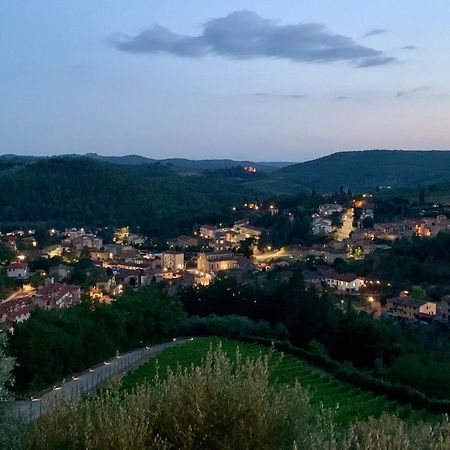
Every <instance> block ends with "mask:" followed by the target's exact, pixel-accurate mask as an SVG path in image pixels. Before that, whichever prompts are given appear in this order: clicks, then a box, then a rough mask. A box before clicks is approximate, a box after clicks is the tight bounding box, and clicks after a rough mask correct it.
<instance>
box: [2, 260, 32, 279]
mask: <svg viewBox="0 0 450 450" xmlns="http://www.w3.org/2000/svg"><path fill="white" fill-rule="evenodd" d="M6 275H7V276H8V278H14V279H16V280H26V279H27V278H28V275H29V273H28V265H27V264H25V263H21V262H12V263H11V264H10V265H9V266H8V267H7V269H6Z"/></svg>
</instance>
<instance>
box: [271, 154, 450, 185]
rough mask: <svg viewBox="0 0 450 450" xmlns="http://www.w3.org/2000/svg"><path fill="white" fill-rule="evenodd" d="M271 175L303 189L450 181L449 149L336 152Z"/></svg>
mask: <svg viewBox="0 0 450 450" xmlns="http://www.w3.org/2000/svg"><path fill="white" fill-rule="evenodd" d="M273 176H274V178H275V179H277V180H280V181H283V182H285V183H286V182H291V183H294V184H296V185H297V186H299V187H302V188H304V189H316V190H318V191H322V192H323V191H335V190H338V189H339V187H340V186H346V187H349V188H350V189H352V190H353V191H358V190H362V189H373V188H376V187H377V186H391V187H393V188H402V187H418V186H424V185H428V184H432V183H440V182H446V181H450V151H406V150H365V151H351V152H339V153H334V154H332V155H328V156H324V157H322V158H318V159H315V160H312V161H307V162H304V163H300V164H293V165H290V166H288V167H284V168H281V169H279V170H278V171H277V172H275V173H274V174H273Z"/></svg>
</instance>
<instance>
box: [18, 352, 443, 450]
mask: <svg viewBox="0 0 450 450" xmlns="http://www.w3.org/2000/svg"><path fill="white" fill-rule="evenodd" d="M269 357H270V356H269ZM269 357H268V356H265V357H264V356H259V357H258V358H256V359H244V358H243V357H242V356H241V355H240V353H239V351H237V354H236V357H235V358H233V359H230V358H228V357H227V356H226V354H225V353H224V351H223V350H222V349H221V347H218V348H217V349H215V350H214V351H211V350H210V351H209V352H208V354H207V356H206V358H205V360H204V361H203V363H202V365H201V366H198V367H191V368H189V369H186V368H184V369H183V368H180V367H179V368H177V369H176V370H175V371H170V370H169V372H168V376H167V378H166V379H163V378H160V377H158V376H157V377H156V378H155V379H154V381H153V383H152V384H146V385H141V386H139V387H137V388H136V389H135V390H134V391H133V392H126V391H122V390H120V389H117V388H112V389H109V390H108V391H105V392H104V393H103V394H102V395H100V396H98V397H96V398H94V399H92V400H89V401H83V402H80V403H71V402H67V403H64V404H61V405H60V406H58V407H57V408H56V409H55V410H53V411H52V412H50V413H48V414H46V415H45V416H43V417H42V418H41V419H39V420H38V421H37V422H36V423H34V424H33V425H32V427H31V429H30V433H29V435H28V438H27V448H30V449H31V448H32V449H54V448H64V449H116V448H121V449H164V450H166V449H186V450H188V449H189V450H191V449H230V450H231V449H260V448H264V449H280V448H281V449H327V450H328V449H335V450H340V449H342V450H343V449H351V448H352V449H354V448H358V449H372V448H378V449H411V450H412V449H423V448H428V449H434V450H440V449H446V448H449V446H450V423H449V422H448V421H447V420H446V419H444V420H443V421H442V422H441V423H439V424H437V425H429V424H422V423H420V424H417V425H414V426H412V425H407V424H406V423H405V422H403V421H401V420H400V419H398V418H397V417H395V416H388V415H384V416H382V417H381V418H380V419H369V421H367V422H358V423H355V424H353V425H352V426H351V427H350V428H349V429H348V430H347V431H345V432H344V431H340V430H339V429H338V428H337V427H336V426H335V424H334V420H333V412H332V411H330V410H326V409H325V408H321V409H320V410H319V412H317V409H313V408H312V407H311V406H310V401H309V395H308V393H307V392H306V391H305V390H304V389H303V388H302V387H301V386H300V385H299V384H298V383H297V384H295V385H294V386H288V385H283V386H272V385H269Z"/></svg>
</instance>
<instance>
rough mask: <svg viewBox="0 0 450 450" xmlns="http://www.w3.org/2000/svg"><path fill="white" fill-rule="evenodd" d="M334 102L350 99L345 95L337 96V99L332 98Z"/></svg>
mask: <svg viewBox="0 0 450 450" xmlns="http://www.w3.org/2000/svg"><path fill="white" fill-rule="evenodd" d="M334 99H335V100H349V99H350V97H347V96H346V95H338V96H337V97H334Z"/></svg>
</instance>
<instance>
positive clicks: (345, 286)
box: [323, 273, 365, 292]
mask: <svg viewBox="0 0 450 450" xmlns="http://www.w3.org/2000/svg"><path fill="white" fill-rule="evenodd" d="M323 281H324V282H325V283H326V284H327V285H328V286H330V287H332V288H335V289H337V290H338V291H341V292H358V291H359V290H360V289H361V288H362V287H363V286H364V284H365V282H364V278H362V277H358V276H357V275H354V274H339V273H334V274H329V275H326V276H324V278H323Z"/></svg>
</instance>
